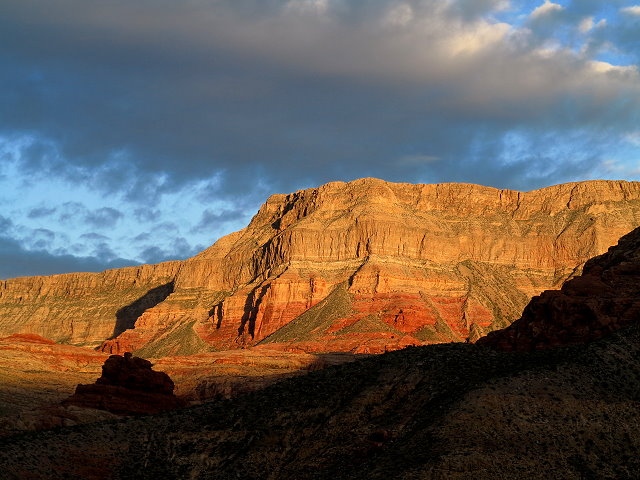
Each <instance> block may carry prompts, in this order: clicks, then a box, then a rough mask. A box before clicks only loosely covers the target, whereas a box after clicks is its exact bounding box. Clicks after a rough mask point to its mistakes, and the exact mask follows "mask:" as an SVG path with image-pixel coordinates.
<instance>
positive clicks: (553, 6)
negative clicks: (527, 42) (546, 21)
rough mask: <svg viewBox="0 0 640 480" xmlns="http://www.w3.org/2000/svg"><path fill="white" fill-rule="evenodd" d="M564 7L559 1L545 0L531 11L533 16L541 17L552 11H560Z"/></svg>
mask: <svg viewBox="0 0 640 480" xmlns="http://www.w3.org/2000/svg"><path fill="white" fill-rule="evenodd" d="M563 9H564V7H563V6H562V5H560V4H559V3H553V2H551V1H550V0H544V3H543V4H542V5H540V6H539V7H537V8H536V9H535V10H534V11H533V12H531V18H541V17H544V16H546V15H549V14H550V13H552V12H559V11H561V10H563Z"/></svg>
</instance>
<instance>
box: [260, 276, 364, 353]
mask: <svg viewBox="0 0 640 480" xmlns="http://www.w3.org/2000/svg"><path fill="white" fill-rule="evenodd" d="M351 303H352V299H351V294H349V292H348V291H347V284H346V283H341V284H340V285H338V286H336V288H334V289H333V291H332V292H331V293H330V294H329V295H327V297H326V298H325V299H324V300H322V301H321V302H319V303H318V304H317V305H314V306H313V307H311V308H310V309H309V310H307V311H306V312H304V313H302V314H301V315H299V316H297V317H296V318H294V319H293V320H292V321H291V322H289V323H287V324H286V325H285V326H283V327H282V328H280V329H279V330H277V331H275V332H273V333H272V334H271V335H269V336H268V337H266V338H265V339H264V340H262V341H261V342H260V343H259V344H265V343H277V342H294V341H300V340H308V339H309V338H312V337H314V336H317V335H318V334H322V333H324V332H326V330H327V329H328V328H329V327H330V326H331V325H333V322H335V321H336V320H338V319H339V318H344V317H347V316H349V315H350V314H351Z"/></svg>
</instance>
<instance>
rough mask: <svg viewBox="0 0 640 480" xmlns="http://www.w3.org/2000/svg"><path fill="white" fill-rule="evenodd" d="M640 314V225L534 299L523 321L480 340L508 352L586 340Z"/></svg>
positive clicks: (635, 321) (628, 321) (613, 329)
mask: <svg viewBox="0 0 640 480" xmlns="http://www.w3.org/2000/svg"><path fill="white" fill-rule="evenodd" d="M639 314H640V228H636V229H635V230H633V231H632V232H630V233H628V234H627V235H625V236H624V237H622V238H621V239H620V241H619V242H618V244H617V245H616V246H614V247H611V248H610V249H609V251H608V252H607V253H605V254H603V255H600V256H598V257H595V258H592V259H591V260H589V261H588V262H587V263H586V264H585V266H584V269H583V272H582V275H580V276H578V277H575V278H573V279H571V280H569V281H567V282H566V283H565V284H564V285H563V286H562V288H561V289H560V290H551V291H545V292H543V293H542V294H541V295H540V296H536V297H534V298H533V299H532V300H531V302H529V304H528V305H527V307H526V308H525V309H524V311H523V312H522V317H521V318H520V319H518V320H516V321H515V322H514V323H513V324H511V325H510V326H509V327H507V328H505V329H503V330H498V331H495V332H491V333H489V335H487V336H486V337H484V338H481V339H480V340H478V343H479V344H483V345H489V346H491V347H493V348H495V349H498V350H502V351H514V350H516V351H530V350H543V349H547V348H551V347H558V346H564V345H571V344H576V343H586V342H589V341H591V340H596V339H599V338H602V337H604V336H606V335H609V334H611V333H612V332H615V331H616V330H619V329H621V328H624V327H628V326H630V325H632V324H634V323H637V322H638V318H639Z"/></svg>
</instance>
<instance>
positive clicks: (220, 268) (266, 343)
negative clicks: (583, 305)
mask: <svg viewBox="0 0 640 480" xmlns="http://www.w3.org/2000/svg"><path fill="white" fill-rule="evenodd" d="M639 225H640V183H636V182H624V181H590V182H580V183H572V184H564V185H557V186H553V187H548V188H544V189H540V190H535V191H532V192H517V191H512V190H498V189H494V188H489V187H482V186H477V185H468V184H435V185H413V184H397V183H388V182H384V181H381V180H376V179H361V180H356V181H353V182H349V183H343V182H334V183H329V184H326V185H323V186H321V187H319V188H313V189H307V190H302V191H298V192H295V193H292V194H289V195H273V196H271V197H270V198H269V199H268V200H267V202H266V203H265V204H264V205H263V206H262V207H261V208H260V210H259V211H258V213H257V214H256V215H255V216H254V218H253V219H252V221H251V222H250V224H249V225H248V226H247V227H246V228H245V229H243V230H241V231H239V232H236V233H233V234H231V235H228V236H226V237H223V238H222V239H220V240H219V241H218V242H216V243H215V244H214V245H213V246H211V247H210V248H208V249H207V250H205V251H203V252H201V253H200V254H198V255H196V256H195V257H193V258H190V259H188V260H186V261H184V262H167V263H163V264H159V265H155V266H150V265H144V266H141V267H132V268H126V269H118V270H112V271H107V272H103V273H100V274H69V275H57V276H51V277H30V278H19V279H11V280H6V281H3V282H0V334H11V333H27V332H28V333H36V334H39V335H43V336H45V337H48V338H52V339H54V340H57V341H62V342H66V343H71V344H75V345H88V346H89V345H90V346H96V345H101V346H100V349H101V350H102V351H105V352H107V353H122V352H123V351H135V352H136V354H137V355H142V356H146V357H160V356H164V355H184V354H190V353H197V352H203V351H207V350H209V349H227V348H237V347H243V346H248V345H253V346H257V347H258V348H261V347H263V348H269V349H274V348H275V349H284V350H305V351H341V350H349V351H355V352H364V353H366V352H372V353H373V352H380V351H384V350H386V349H395V348H400V347H402V346H404V345H407V344H420V343H436V342H448V341H464V340H470V341H474V340H475V339H477V338H479V337H480V336H482V335H484V334H486V333H487V332H489V331H492V330H495V329H499V328H503V327H505V326H507V325H508V324H510V323H511V322H512V321H513V320H515V319H516V318H518V317H519V316H520V312H521V311H522V308H523V307H524V306H525V305H526V304H527V302H528V301H529V299H530V298H531V297H532V296H534V295H537V294H539V293H540V292H541V291H543V290H545V289H554V288H559V287H560V285H561V284H562V283H563V282H564V281H565V280H566V279H568V278H570V277H572V276H574V275H576V274H578V273H580V270H581V267H582V265H583V263H584V262H585V261H586V260H587V259H589V258H590V257H593V256H595V255H598V254H601V253H603V252H605V251H606V250H607V248H608V247H609V246H611V245H613V244H615V243H616V242H617V240H618V238H619V237H621V236H622V235H624V234H625V233H627V232H629V231H630V230H632V229H634V228H635V227H637V226H639ZM134 327H135V328H134Z"/></svg>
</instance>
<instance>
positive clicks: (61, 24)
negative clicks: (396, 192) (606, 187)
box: [0, 0, 640, 264]
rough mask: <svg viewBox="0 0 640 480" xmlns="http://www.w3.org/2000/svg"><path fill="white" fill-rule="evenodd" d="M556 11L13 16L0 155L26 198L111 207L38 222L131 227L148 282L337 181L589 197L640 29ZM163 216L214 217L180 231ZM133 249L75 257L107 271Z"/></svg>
mask: <svg viewBox="0 0 640 480" xmlns="http://www.w3.org/2000/svg"><path fill="white" fill-rule="evenodd" d="M554 3H556V2H552V3H545V2H544V1H543V0H540V1H539V2H535V3H532V2H524V1H518V0H515V1H512V2H506V1H504V0H473V1H471V0H457V1H453V2H442V1H440V0H406V1H395V0H375V1H371V2H353V1H348V0H327V1H323V0H270V1H266V2H265V1H259V0H215V1H214V0H204V1H197V2H158V1H156V0H132V1H129V2H103V1H100V0H60V1H59V2H56V3H55V8H53V7H52V5H51V2H46V1H44V0H4V1H3V2H2V7H0V10H1V11H2V14H1V15H0V62H1V64H2V75H1V76H0V111H2V112H4V113H5V114H4V115H1V116H0V140H4V141H5V143H6V144H7V145H9V146H10V148H3V149H2V151H1V152H0V153H2V158H3V160H4V159H8V160H7V162H9V160H10V163H11V165H15V169H16V171H18V172H20V175H21V177H20V178H21V181H22V182H24V183H28V184H31V185H38V182H42V181H44V180H47V179H51V178H57V179H63V180H64V182H66V183H65V185H70V186H73V185H81V186H83V188H86V189H89V190H91V191H95V192H101V193H102V194H104V195H105V198H109V199H110V201H109V202H105V204H104V205H105V206H103V207H101V208H95V206H96V203H95V202H90V201H88V200H85V199H83V198H82V197H81V196H78V197H71V198H74V199H76V198H77V200H76V201H73V202H66V203H62V204H61V205H57V204H55V203H52V204H46V205H38V204H36V205H34V206H33V207H32V208H31V209H30V210H28V213H27V216H28V218H31V219H37V220H39V221H40V220H41V221H42V223H43V224H44V222H45V220H47V221H49V220H51V219H52V218H53V219H57V221H58V222H59V224H60V225H64V227H65V228H66V227H69V228H71V227H74V228H78V229H79V231H81V232H86V231H93V230H99V231H103V229H107V228H108V229H113V228H115V227H121V226H122V225H123V224H124V223H125V221H126V220H127V217H128V216H129V215H131V216H132V218H135V219H136V220H137V221H138V222H139V223H142V224H144V228H143V230H144V232H142V233H141V232H140V231H137V232H134V233H131V236H132V237H134V239H133V241H134V242H135V243H136V246H140V247H141V253H140V256H139V258H141V259H144V260H145V261H149V262H153V261H161V260H166V259H168V258H182V257H185V256H190V255H192V254H193V253H195V252H196V250H197V249H198V248H200V247H192V246H191V244H193V243H197V241H195V240H189V239H185V238H183V237H182V236H183V234H184V232H189V233H190V235H200V236H201V237H204V234H207V233H208V232H211V236H212V240H213V239H214V237H215V236H216V235H219V234H222V233H226V231H227V230H228V229H229V228H232V227H233V228H235V227H236V225H239V224H240V223H242V222H246V220H248V218H249V216H250V215H252V214H253V213H254V212H255V210H256V209H257V207H258V206H259V204H260V203H261V202H263V201H264V199H265V198H266V197H267V196H268V195H270V194H271V193H275V192H289V191H293V190H296V189H299V188H305V187H310V186H315V185H318V184H321V183H324V182H328V181H333V180H352V179H355V178H360V177H365V176H375V177H379V178H383V179H386V180H390V181H408V182H426V183H431V182H447V181H463V182H471V183H482V184H485V185H491V186H496V187H506V188H518V189H523V190H529V189H533V188H537V187H542V186H546V185H549V184H552V183H560V182H563V181H573V180H579V179H582V178H587V177H589V176H591V175H595V174H596V173H597V172H598V171H599V170H598V169H599V168H600V167H601V166H602V165H603V162H609V161H610V159H611V158H614V157H616V152H621V151H622V150H621V147H620V145H621V144H622V143H624V142H625V140H624V139H625V138H629V136H630V135H633V134H635V133H636V132H637V129H638V127H637V126H638V125H640V75H639V74H638V71H637V69H635V68H633V67H631V66H629V65H632V64H634V63H635V64H638V63H639V60H638V52H640V45H639V43H638V42H639V40H640V26H639V25H638V22H639V20H638V18H640V17H637V16H634V15H630V14H627V13H624V11H621V10H620V9H621V8H623V7H626V6H629V5H630V3H629V2H625V1H621V0H613V1H609V2H605V1H601V0H584V1H580V2H577V1H575V2H564V1H563V2H560V1H558V2H557V4H558V5H557V6H554V5H553V4H554ZM543 4H544V5H546V6H543ZM560 4H561V5H560ZM541 6H543V8H542V10H537V13H536V14H532V12H534V9H535V8H537V7H541ZM602 20H606V21H602ZM598 22H600V23H598ZM603 61H607V62H611V63H612V64H613V65H610V64H608V63H605V62H603ZM618 64H620V65H622V64H625V65H628V66H627V68H617V67H616V65H618ZM614 166H615V165H614ZM8 171H9V170H8V169H7V170H6V171H5V170H3V172H2V173H3V175H5V177H6V176H7V175H8V173H7V172H8ZM612 171H615V168H612ZM169 195H173V196H175V197H180V196H181V195H185V196H189V198H193V199H194V202H199V203H200V204H199V205H194V208H193V210H189V211H188V212H186V211H185V215H184V217H185V218H175V217H173V218H169V217H168V216H167V215H168V214H167V213H166V212H165V211H163V210H162V208H163V207H161V205H162V206H166V204H164V203H163V199H165V198H167V196H169ZM111 200H113V201H111ZM107 205H108V206H107ZM129 212H131V214H129ZM199 212H203V213H202V214H201V217H200V218H198V215H199ZM189 215H192V216H193V217H194V218H191V219H187V218H186V217H188V216H189ZM18 223H19V222H18ZM11 225H12V224H11V223H9V224H7V227H6V228H9V227H11ZM0 226H1V225H0ZM48 228H49V227H48ZM14 233H15V232H14ZM57 233H58V234H59V232H57ZM93 233H94V234H96V235H100V234H99V233H97V232H93ZM87 235H91V234H87ZM123 236H124V235H120V234H117V235H113V236H112V239H109V240H107V239H106V238H100V237H92V238H90V237H80V238H76V239H74V241H76V240H80V241H81V242H80V243H75V244H72V245H70V246H69V247H68V248H69V251H73V252H75V253H77V254H81V253H83V252H84V253H86V252H89V251H92V250H91V248H94V249H95V251H93V253H92V255H95V258H99V259H101V260H100V261H101V262H103V264H104V262H106V261H111V260H110V259H113V258H116V257H117V256H118V255H117V248H115V247H114V245H117V241H122V240H115V238H116V237H118V238H120V237H123ZM18 237H20V235H18V234H17V233H16V234H15V235H13V236H12V238H18ZM201 237H198V238H201ZM20 238H22V237H20ZM174 238H175V239H178V240H175V241H173V240H167V239H174ZM181 238H182V240H183V241H182V240H180V239H181ZM38 241H39V242H40V243H39V244H38V245H39V246H40V247H42V248H44V246H45V244H46V243H43V242H46V239H39V240H38ZM126 241H127V242H130V241H131V240H130V239H127V240H126ZM82 242H85V243H86V244H83V243H82ZM158 242H159V243H160V244H156V243H158ZM172 242H173V243H172ZM25 245H30V244H27V243H25ZM72 247H73V248H72ZM60 248H62V247H60ZM56 258H58V257H56Z"/></svg>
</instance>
